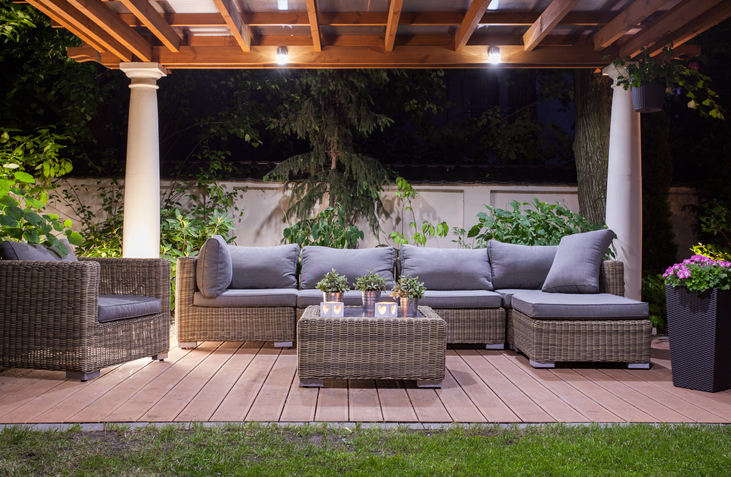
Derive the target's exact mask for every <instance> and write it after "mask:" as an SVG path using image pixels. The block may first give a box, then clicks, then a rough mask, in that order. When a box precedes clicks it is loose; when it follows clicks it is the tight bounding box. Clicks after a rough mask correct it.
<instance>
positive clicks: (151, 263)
mask: <svg viewBox="0 0 731 477" xmlns="http://www.w3.org/2000/svg"><path fill="white" fill-rule="evenodd" d="M79 260H80V261H81V262H82V263H89V262H95V263H98V264H99V266H100V267H101V270H100V277H99V294H100V295H145V296H152V297H155V298H159V299H160V306H161V307H162V310H161V311H162V312H165V311H167V312H168V313H169V312H170V261H169V260H167V259H163V258H105V257H80V258H79Z"/></svg>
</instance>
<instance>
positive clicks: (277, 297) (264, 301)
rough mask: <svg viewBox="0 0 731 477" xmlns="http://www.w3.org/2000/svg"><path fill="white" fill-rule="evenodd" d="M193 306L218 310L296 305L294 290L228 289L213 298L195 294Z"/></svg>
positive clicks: (295, 291) (295, 290)
mask: <svg viewBox="0 0 731 477" xmlns="http://www.w3.org/2000/svg"><path fill="white" fill-rule="evenodd" d="M193 305H195V306H212V307H219V308H236V307H238V308H246V307H257V306H291V307H294V306H296V305H297V289H296V288H266V289H246V290H236V289H233V288H231V289H228V290H225V291H224V292H222V293H221V294H220V295H218V296H217V297H215V298H207V297H205V296H203V294H201V293H199V292H196V294H195V295H193Z"/></svg>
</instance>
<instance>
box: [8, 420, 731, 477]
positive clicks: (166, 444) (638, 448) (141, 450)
mask: <svg viewBox="0 0 731 477" xmlns="http://www.w3.org/2000/svg"><path fill="white" fill-rule="evenodd" d="M730 474H731V427H729V426H670V425H661V426H658V427H656V426H650V425H639V424H638V425H627V426H612V427H606V428H601V427H598V426H579V427H569V426H564V425H550V426H535V427H528V428H525V429H517V428H509V429H502V428H496V427H490V426H474V427H464V428H450V429H447V430H432V431H425V430H418V431H415V430H409V429H406V428H399V429H380V428H359V427H356V428H350V429H348V428H340V427H333V426H309V425H308V426H297V427H289V428H282V427H279V426H260V425H242V426H222V427H206V428H204V427H202V426H194V427H192V428H185V427H182V426H181V427H173V426H168V427H160V428H156V427H146V428H138V429H128V428H125V427H109V428H108V429H107V430H105V431H93V432H85V431H81V430H80V429H79V428H75V429H71V430H68V431H32V430H28V429H27V428H7V429H5V430H4V431H3V432H2V433H0V475H1V476H41V475H84V476H87V475H89V476H92V475H100V476H153V475H154V476H158V475H159V476H167V475H184V476H209V475H257V476H259V475H288V476H289V475H318V476H320V475H323V476H326V475H333V476H336V475H367V476H377V475H384V476H386V475H387V476H401V475H414V476H416V475H445V476H453V475H469V476H475V475H515V476H530V475H535V476H551V475H571V476H595V475H596V476H601V475H636V476H652V475H657V476H705V475H718V476H728V475H730Z"/></svg>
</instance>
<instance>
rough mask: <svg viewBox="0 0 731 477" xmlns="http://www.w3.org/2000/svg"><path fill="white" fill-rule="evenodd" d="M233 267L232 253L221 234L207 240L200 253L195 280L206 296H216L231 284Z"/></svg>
mask: <svg viewBox="0 0 731 477" xmlns="http://www.w3.org/2000/svg"><path fill="white" fill-rule="evenodd" d="M232 275H233V268H232V265H231V253H230V252H229V250H228V245H227V244H226V241H225V240H224V239H223V237H221V236H220V235H214V236H213V237H211V238H209V239H208V240H206V243H204V244H203V247H201V251H200V253H198V263H197V265H196V269H195V281H196V284H197V285H198V290H199V291H200V292H201V294H202V295H203V296H204V297H206V298H215V297H217V296H218V295H220V294H221V293H223V292H224V290H226V289H227V288H228V287H229V285H231V277H232Z"/></svg>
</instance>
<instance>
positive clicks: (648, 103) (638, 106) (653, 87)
mask: <svg viewBox="0 0 731 477" xmlns="http://www.w3.org/2000/svg"><path fill="white" fill-rule="evenodd" d="M664 102H665V83H663V82H662V81H660V80H658V79H654V80H652V81H650V82H648V83H642V84H641V85H640V86H638V87H636V88H635V87H633V88H632V105H633V106H634V108H635V111H637V112H638V113H656V112H658V111H661V110H662V105H663V103H664Z"/></svg>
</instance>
